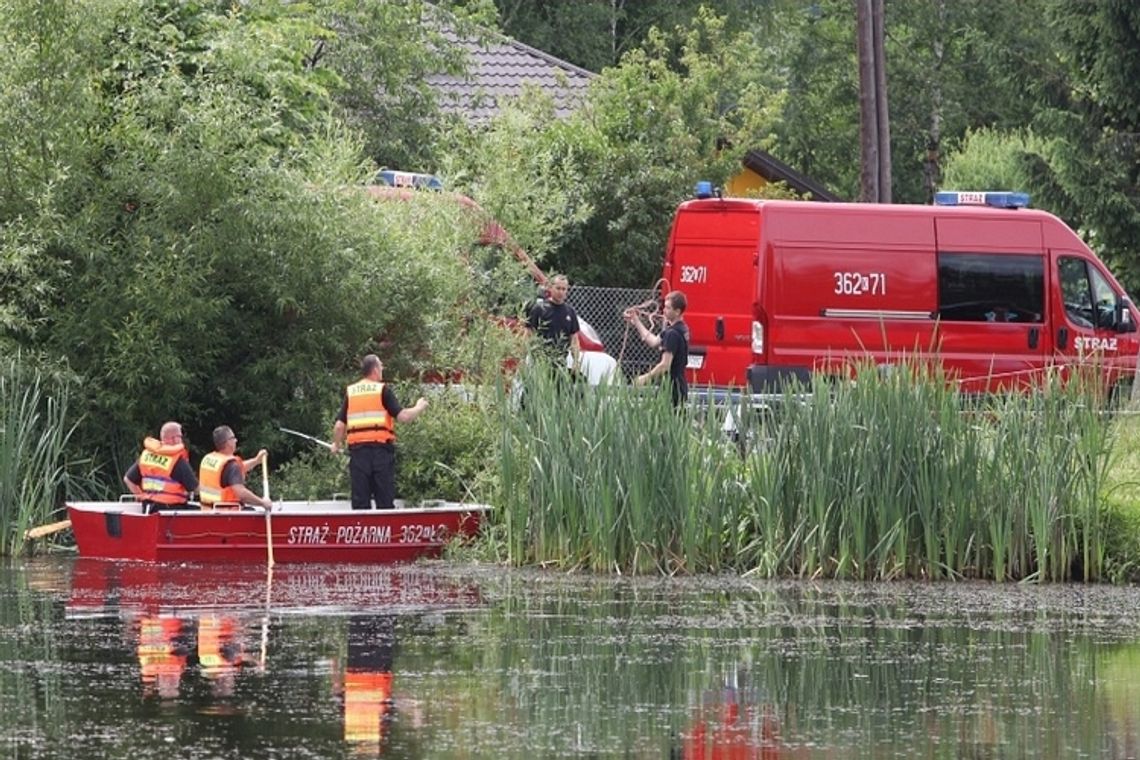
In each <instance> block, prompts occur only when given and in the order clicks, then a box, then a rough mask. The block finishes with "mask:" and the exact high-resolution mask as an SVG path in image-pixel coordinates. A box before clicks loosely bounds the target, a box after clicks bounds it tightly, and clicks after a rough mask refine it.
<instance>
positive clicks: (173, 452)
mask: <svg viewBox="0 0 1140 760" xmlns="http://www.w3.org/2000/svg"><path fill="white" fill-rule="evenodd" d="M183 458H184V459H186V460H187V461H190V454H189V453H188V452H187V451H186V447H185V446H183V445H182V444H181V443H170V444H166V443H163V442H162V441H159V440H158V439H157V438H149V437H148V438H147V439H146V440H145V441H143V452H142V454H140V455H139V475H141V476H142V490H143V492H144V493H145V494H146V498H147V499H149V500H150V501H153V502H155V503H156V504H185V503H186V500H187V499H188V498H190V493H189V492H188V491H187V490H186V487H185V486H183V485H182V484H181V483H179V482H178V481H177V480H175V479H174V467H175V465H177V464H178V460H179V459H183Z"/></svg>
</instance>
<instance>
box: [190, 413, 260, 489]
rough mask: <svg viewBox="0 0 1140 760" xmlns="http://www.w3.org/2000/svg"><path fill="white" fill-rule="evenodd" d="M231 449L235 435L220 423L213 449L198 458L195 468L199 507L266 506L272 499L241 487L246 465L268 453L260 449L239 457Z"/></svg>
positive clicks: (235, 440)
mask: <svg viewBox="0 0 1140 760" xmlns="http://www.w3.org/2000/svg"><path fill="white" fill-rule="evenodd" d="M235 451H237V436H236V435H234V431H233V430H232V429H231V428H230V426H229V425H220V426H218V427H216V428H214V450H213V452H211V453H209V454H207V455H206V456H204V457H202V464H201V465H200V466H199V467H198V480H200V481H201V483H202V487H201V488H200V489H199V494H198V495H199V497H200V498H201V500H202V509H214V507H218V508H219V509H224V508H229V509H238V508H240V507H241V506H242V505H243V504H256V505H257V506H259V507H263V508H265V509H270V508H271V507H272V506H273V502H272V501H270V500H269V499H263V498H262V497H260V496H258V495H257V494H255V493H254V492H253V491H251V490H249V489H248V488H246V487H245V474H246V473H247V472H249V470H250V468H252V467H256V466H257V465H259V464H261V463H262V462H263V461H265V457H266V456H268V452H267V451H266V450H265V449H262V450H261V451H259V452H257V456H255V457H253V458H252V459H245V460H243V459H242V458H241V457H239V456H238V455H237V454H235V453H234V452H235Z"/></svg>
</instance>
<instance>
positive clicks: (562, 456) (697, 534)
mask: <svg viewBox="0 0 1140 760" xmlns="http://www.w3.org/2000/svg"><path fill="white" fill-rule="evenodd" d="M521 379H522V383H523V386H524V388H525V395H524V398H523V403H522V405H521V408H512V406H511V404H509V403H504V404H503V406H504V409H505V410H506V413H505V415H504V417H503V423H502V424H503V430H502V435H501V438H500V451H499V456H500V465H501V467H500V475H501V478H500V483H501V487H502V489H503V505H502V510H501V512H502V519H503V520H504V521H505V523H506V524H507V526H508V549H507V554H508V559H509V560H510V561H512V562H514V563H517V564H531V563H535V564H553V565H557V566H559V567H568V568H569V567H581V568H588V569H590V570H595V571H603V572H618V573H630V572H632V573H645V572H661V573H674V572H682V571H683V572H699V571H704V570H715V569H718V568H720V567H722V566H723V565H724V564H725V562H726V560H728V559H730V556H729V554H728V552H727V550H726V547H727V546H730V545H731V544H732V541H731V540H730V539H728V537H729V536H730V535H731V533H732V526H731V524H730V522H729V520H728V518H729V516H730V515H731V514H732V513H731V512H728V511H726V509H725V507H726V505H727V504H730V503H732V500H730V499H728V498H726V497H725V494H724V493H723V492H724V491H725V489H726V487H731V486H732V484H733V483H735V482H736V480H737V478H736V473H737V472H738V471H739V469H740V467H739V459H738V455H737V454H736V453H735V451H734V450H733V449H732V448H731V447H727V446H724V445H723V437H722V436H721V434H720V431H719V428H718V426H719V425H721V424H722V423H723V416H722V414H720V413H715V412H714V413H713V414H710V415H708V416H707V417H703V418H697V417H695V416H693V415H691V414H689V413H687V412H686V411H684V410H681V411H678V410H675V409H674V408H673V407H672V405H671V403H670V401H669V397H668V394H667V393H666V392H663V391H662V390H661V389H658V388H649V389H644V390H635V389H631V388H629V387H625V386H612V387H611V386H601V387H593V388H590V387H586V386H585V385H583V384H579V383H572V382H569V381H568V380H567V379H566V376H565V375H563V374H560V371H559V370H553V371H551V370H550V369H548V368H545V367H535V368H530V369H528V370H527V371H526V372H524V373H522V378H521Z"/></svg>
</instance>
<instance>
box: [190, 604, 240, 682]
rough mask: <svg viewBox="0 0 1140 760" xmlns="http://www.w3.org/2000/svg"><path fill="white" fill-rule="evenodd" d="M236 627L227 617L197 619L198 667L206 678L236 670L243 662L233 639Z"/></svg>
mask: <svg viewBox="0 0 1140 760" xmlns="http://www.w3.org/2000/svg"><path fill="white" fill-rule="evenodd" d="M235 633H236V625H235V623H234V619H233V618H232V617H229V616H228V615H203V616H202V617H200V618H199V619H198V666H199V667H200V668H201V669H202V673H203V674H204V675H205V676H207V677H211V678H212V677H214V676H220V675H225V674H226V673H229V672H231V671H234V670H237V668H238V666H239V665H240V663H241V662H242V661H243V657H242V654H241V648H240V646H238V642H237V641H236V637H235Z"/></svg>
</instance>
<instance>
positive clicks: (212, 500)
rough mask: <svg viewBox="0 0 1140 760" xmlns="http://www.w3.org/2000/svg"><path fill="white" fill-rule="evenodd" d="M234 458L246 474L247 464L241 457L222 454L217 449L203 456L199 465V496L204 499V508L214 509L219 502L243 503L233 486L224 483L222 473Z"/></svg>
mask: <svg viewBox="0 0 1140 760" xmlns="http://www.w3.org/2000/svg"><path fill="white" fill-rule="evenodd" d="M233 460H237V463H238V467H240V468H241V470H242V475H244V474H245V466H244V465H243V464H242V461H241V457H237V456H234V455H232V454H220V453H218V452H217V451H212V452H210V453H209V454H207V455H206V456H204V457H202V464H201V465H199V467H198V498H199V499H200V500H201V501H202V509H213V508H214V505H215V504H217V503H218V502H223V503H226V504H232V505H234V506H238V505H240V504H241V499H240V498H238V495H237V492H236V491H235V490H234V488H233V486H223V485H222V473H223V472H225V469H226V465H227V464H229V463H230V462H231V461H233Z"/></svg>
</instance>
